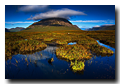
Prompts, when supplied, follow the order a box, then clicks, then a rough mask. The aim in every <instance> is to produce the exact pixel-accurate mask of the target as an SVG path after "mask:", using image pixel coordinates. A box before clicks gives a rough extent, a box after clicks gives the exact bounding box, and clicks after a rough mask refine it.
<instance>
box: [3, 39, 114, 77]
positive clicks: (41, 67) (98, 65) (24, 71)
mask: <svg viewBox="0 0 120 84" xmlns="http://www.w3.org/2000/svg"><path fill="white" fill-rule="evenodd" d="M97 42H98V43H99V44H100V45H102V46H105V47H107V48H109V49H111V50H113V51H114V52H115V49H114V48H112V47H110V46H107V45H104V44H102V43H100V42H99V41H97ZM73 44H76V43H73ZM68 45H72V43H69V44H68ZM56 48H57V47H55V46H48V47H47V48H46V49H44V50H42V51H39V52H35V53H33V54H25V55H23V54H17V55H13V57H12V59H11V60H7V61H5V78H6V79H23V78H24V79H114V78H115V53H114V54H113V55H112V56H104V57H102V56H97V55H94V56H93V57H92V58H91V59H90V60H86V61H85V68H84V71H82V72H78V73H74V72H73V71H72V70H71V69H70V62H67V61H65V60H62V59H58V58H57V57H56V54H55V50H56ZM52 57H53V58H54V61H53V62H52V63H48V60H49V59H50V58H52Z"/></svg>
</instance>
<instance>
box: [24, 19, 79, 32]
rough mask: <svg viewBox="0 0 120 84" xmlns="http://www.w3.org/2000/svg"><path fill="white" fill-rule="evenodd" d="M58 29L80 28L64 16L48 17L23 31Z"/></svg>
mask: <svg viewBox="0 0 120 84" xmlns="http://www.w3.org/2000/svg"><path fill="white" fill-rule="evenodd" d="M59 30H80V28H77V27H75V26H74V25H72V23H70V22H69V21H68V20H67V19H64V18H48V19H43V20H41V21H39V22H35V23H33V24H32V25H30V26H29V27H28V28H26V29H25V30H24V31H31V32H38V31H59Z"/></svg>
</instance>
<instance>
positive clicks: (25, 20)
mask: <svg viewBox="0 0 120 84" xmlns="http://www.w3.org/2000/svg"><path fill="white" fill-rule="evenodd" d="M50 17H61V18H66V19H68V20H69V21H70V22H71V23H72V24H73V25H77V26H78V27H80V28H92V27H94V26H95V27H99V26H101V25H113V24H115V6H114V5H5V28H15V27H25V28H26V27H28V26H29V25H31V24H32V23H34V22H36V21H39V20H41V19H45V18H50Z"/></svg>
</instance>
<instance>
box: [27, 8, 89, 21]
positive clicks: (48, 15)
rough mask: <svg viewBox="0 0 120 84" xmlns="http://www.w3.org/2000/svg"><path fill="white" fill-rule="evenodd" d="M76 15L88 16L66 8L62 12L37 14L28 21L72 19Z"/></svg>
mask: <svg viewBox="0 0 120 84" xmlns="http://www.w3.org/2000/svg"><path fill="white" fill-rule="evenodd" d="M75 15H87V14H85V13H84V12H81V11H75V10H71V9H67V8H64V9H60V10H54V11H48V12H45V13H40V14H37V15H35V16H33V17H30V18H28V20H40V19H46V18H54V17H59V18H65V19H70V16H75Z"/></svg>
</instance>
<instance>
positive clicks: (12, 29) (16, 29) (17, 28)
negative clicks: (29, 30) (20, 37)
mask: <svg viewBox="0 0 120 84" xmlns="http://www.w3.org/2000/svg"><path fill="white" fill-rule="evenodd" d="M24 29H25V28H23V27H16V28H11V29H9V31H10V32H18V31H22V30H24Z"/></svg>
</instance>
